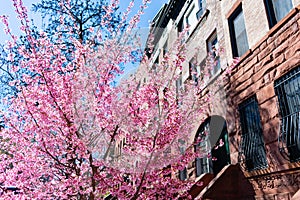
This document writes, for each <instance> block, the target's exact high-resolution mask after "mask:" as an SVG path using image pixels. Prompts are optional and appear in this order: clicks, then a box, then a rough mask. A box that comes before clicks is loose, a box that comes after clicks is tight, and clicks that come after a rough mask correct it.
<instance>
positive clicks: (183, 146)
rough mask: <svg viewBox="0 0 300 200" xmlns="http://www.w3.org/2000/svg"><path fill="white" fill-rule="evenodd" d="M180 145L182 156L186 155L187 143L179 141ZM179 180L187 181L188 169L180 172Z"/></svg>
mask: <svg viewBox="0 0 300 200" xmlns="http://www.w3.org/2000/svg"><path fill="white" fill-rule="evenodd" d="M178 144H179V151H180V154H181V155H183V154H184V153H185V150H186V143H185V141H184V140H183V139H179V140H178ZM179 179H180V180H185V179H187V169H186V167H185V168H184V169H183V170H179Z"/></svg>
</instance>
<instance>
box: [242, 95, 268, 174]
mask: <svg viewBox="0 0 300 200" xmlns="http://www.w3.org/2000/svg"><path fill="white" fill-rule="evenodd" d="M239 113H240V120H241V129H242V141H241V146H240V154H243V156H244V159H245V160H244V161H245V163H244V164H245V165H246V169H247V170H248V171H253V170H257V169H262V168H265V167H266V166H267V161H266V152H265V147H264V142H263V135H262V128H261V121H260V115H259V110H258V103H257V100H256V97H255V96H254V97H252V98H249V99H247V100H246V101H244V102H243V103H242V104H241V105H239Z"/></svg>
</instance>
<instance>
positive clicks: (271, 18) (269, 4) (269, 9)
mask: <svg viewBox="0 0 300 200" xmlns="http://www.w3.org/2000/svg"><path fill="white" fill-rule="evenodd" d="M288 1H289V2H288V3H290V5H291V8H290V10H291V9H292V8H293V2H292V1H291V0H288ZM282 2H283V1H282ZM264 4H265V9H266V14H267V18H268V23H269V28H272V27H273V26H275V25H276V24H277V23H278V22H279V21H280V20H281V19H282V18H281V19H277V18H278V16H276V12H275V9H276V7H275V6H274V3H273V0H264ZM287 14H288V12H287V13H286V15H287Z"/></svg>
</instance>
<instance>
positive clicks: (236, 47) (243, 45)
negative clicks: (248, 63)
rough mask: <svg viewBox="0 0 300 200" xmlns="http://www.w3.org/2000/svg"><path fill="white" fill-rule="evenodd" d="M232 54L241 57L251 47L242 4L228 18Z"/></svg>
mask: <svg viewBox="0 0 300 200" xmlns="http://www.w3.org/2000/svg"><path fill="white" fill-rule="evenodd" d="M228 24H229V31H230V39H231V47H232V54H233V56H234V57H240V56H242V55H243V54H244V53H246V51H247V50H248V49H249V45H248V39H247V33H246V27H245V20H244V14H243V10H242V6H239V7H238V8H237V9H236V11H235V12H234V13H233V14H232V15H231V16H230V17H229V18H228Z"/></svg>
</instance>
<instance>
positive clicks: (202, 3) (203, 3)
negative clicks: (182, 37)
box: [196, 0, 206, 20]
mask: <svg viewBox="0 0 300 200" xmlns="http://www.w3.org/2000/svg"><path fill="white" fill-rule="evenodd" d="M198 6H199V11H198V12H197V14H196V15H197V19H198V20H199V19H200V17H201V16H202V15H203V13H204V11H205V9H206V0H198Z"/></svg>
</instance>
